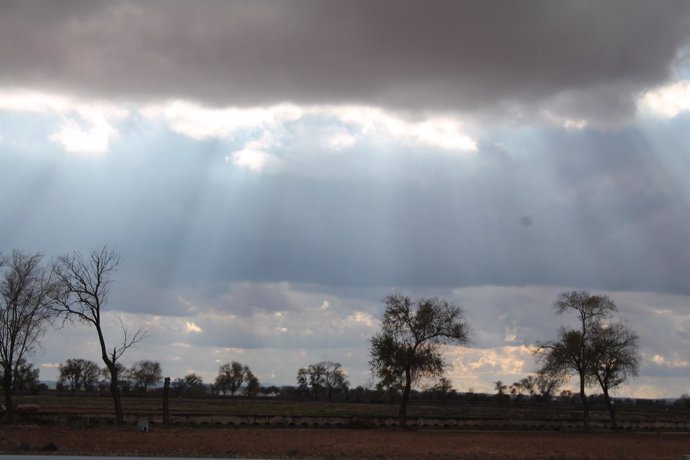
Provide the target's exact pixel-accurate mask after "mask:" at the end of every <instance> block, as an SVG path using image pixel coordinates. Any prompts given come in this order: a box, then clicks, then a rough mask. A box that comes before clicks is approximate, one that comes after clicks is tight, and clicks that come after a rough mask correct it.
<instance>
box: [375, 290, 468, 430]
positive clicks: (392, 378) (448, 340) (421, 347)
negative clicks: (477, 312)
mask: <svg viewBox="0 0 690 460" xmlns="http://www.w3.org/2000/svg"><path fill="white" fill-rule="evenodd" d="M384 303H385V305H386V309H385V311H384V314H383V319H382V321H381V331H380V332H378V333H376V334H375V335H374V337H372V338H371V360H370V362H369V363H370V365H371V368H372V370H373V371H374V373H375V374H376V375H377V376H378V377H379V379H380V380H381V381H382V382H385V383H386V384H388V385H390V384H394V383H395V382H401V383H402V398H401V404H400V411H399V417H400V425H401V426H403V425H405V422H406V417H407V403H408V400H409V396H410V390H411V387H412V385H413V383H415V382H417V381H418V380H419V379H420V378H422V377H433V376H441V375H443V372H444V370H445V367H446V364H445V361H444V360H443V357H442V354H441V348H440V345H442V344H454V345H466V344H467V343H469V326H468V323H467V321H466V320H465V317H464V312H463V310H462V308H460V307H459V306H457V305H455V304H452V303H449V302H447V301H445V300H442V299H437V298H421V299H418V300H412V299H411V298H410V297H408V296H404V295H402V294H397V293H396V294H392V295H389V296H387V297H386V298H385V299H384Z"/></svg>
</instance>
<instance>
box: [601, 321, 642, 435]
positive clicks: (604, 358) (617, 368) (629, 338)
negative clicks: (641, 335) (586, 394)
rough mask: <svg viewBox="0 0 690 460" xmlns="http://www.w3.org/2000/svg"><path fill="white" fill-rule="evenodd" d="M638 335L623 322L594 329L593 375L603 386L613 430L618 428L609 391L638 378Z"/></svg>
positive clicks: (602, 325)
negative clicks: (629, 379) (629, 378)
mask: <svg viewBox="0 0 690 460" xmlns="http://www.w3.org/2000/svg"><path fill="white" fill-rule="evenodd" d="M638 342H639V339H638V336H637V334H636V333H635V332H634V331H633V330H631V329H630V328H628V327H627V326H626V325H625V324H623V323H621V322H617V323H613V324H600V325H597V326H596V327H595V328H594V329H593V330H592V359H591V363H592V367H591V372H592V375H593V376H594V378H595V379H596V381H597V382H598V383H599V386H601V390H602V391H603V393H604V399H605V401H606V406H607V407H608V409H609V413H610V414H611V428H612V429H614V430H616V429H618V423H617V421H616V408H615V405H614V403H613V401H612V400H611V397H610V391H611V390H612V389H614V388H616V387H617V386H619V385H621V384H622V383H623V382H625V381H626V380H627V379H628V377H631V376H633V377H634V376H637V373H638V369H639V366H640V356H639V345H638Z"/></svg>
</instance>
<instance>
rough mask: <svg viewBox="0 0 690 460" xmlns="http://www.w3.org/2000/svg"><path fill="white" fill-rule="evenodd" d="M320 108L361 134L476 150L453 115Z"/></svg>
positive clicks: (356, 107)
mask: <svg viewBox="0 0 690 460" xmlns="http://www.w3.org/2000/svg"><path fill="white" fill-rule="evenodd" d="M320 110H321V111H323V112H324V113H331V114H333V115H335V116H336V117H337V118H339V119H340V120H341V121H342V122H344V123H347V124H350V125H353V126H357V127H359V129H360V130H361V131H362V133H364V134H374V135H379V136H382V135H385V136H389V137H392V138H394V139H397V140H400V141H404V142H413V143H419V144H425V145H428V146H430V147H438V148H442V149H444V150H449V151H457V152H474V151H476V150H477V144H476V142H475V141H474V140H473V139H472V138H470V137H469V136H468V135H467V134H466V133H465V131H464V126H463V124H462V122H461V121H460V120H458V119H456V118H453V117H449V116H434V117H429V118H426V119H422V120H417V121H408V120H406V119H404V118H402V117H400V116H397V115H396V114H395V113H392V112H387V111H385V110H383V109H380V108H377V107H366V106H324V107H321V108H320Z"/></svg>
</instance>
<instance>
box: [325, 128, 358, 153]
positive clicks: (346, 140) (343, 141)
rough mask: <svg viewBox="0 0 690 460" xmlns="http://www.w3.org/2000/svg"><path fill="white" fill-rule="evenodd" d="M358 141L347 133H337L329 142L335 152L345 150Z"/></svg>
mask: <svg viewBox="0 0 690 460" xmlns="http://www.w3.org/2000/svg"><path fill="white" fill-rule="evenodd" d="M356 142H357V139H356V138H355V137H354V136H353V135H351V134H349V133H346V132H340V133H336V134H334V135H333V136H331V138H330V139H329V141H328V146H329V147H330V148H331V149H333V150H345V149H349V148H351V147H352V146H354V145H355V143H356Z"/></svg>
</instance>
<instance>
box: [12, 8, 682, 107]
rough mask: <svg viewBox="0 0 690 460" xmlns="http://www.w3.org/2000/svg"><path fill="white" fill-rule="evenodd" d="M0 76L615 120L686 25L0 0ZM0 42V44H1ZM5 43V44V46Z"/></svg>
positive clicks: (135, 90) (214, 97) (643, 18)
mask: <svg viewBox="0 0 690 460" xmlns="http://www.w3.org/2000/svg"><path fill="white" fill-rule="evenodd" d="M0 8H1V10H0V13H1V14H0V42H2V43H4V44H5V45H4V46H3V47H2V48H0V59H1V60H2V62H3V72H2V75H1V76H0V85H3V86H7V87H16V86H18V87H24V86H27V85H28V86H31V87H40V88H47V89H51V90H54V91H58V92H67V93H71V94H74V93H78V94H88V95H90V96H92V97H96V98H106V99H110V98H115V99H121V100H128V101H130V100H135V101H139V102H141V101H147V102H148V101H151V100H159V99H170V98H182V99H188V100H194V101H198V102H202V103H203V104H206V105H212V106H225V105H240V106H255V105H266V104H269V105H270V104H274V103H276V102H283V101H288V102H293V103H300V104H321V103H324V102H327V103H347V104H353V103H355V104H366V105H376V106H383V107H389V108H396V109H409V110H420V109H421V110H426V109H443V110H450V111H461V112H476V111H480V112H486V111H490V112H493V111H498V112H499V113H504V112H509V113H515V114H518V115H520V116H524V117H531V116H532V114H533V113H534V111H535V110H537V111H538V110H540V109H543V108H544V106H546V107H548V108H549V110H551V111H553V112H554V113H556V114H558V115H559V116H565V117H569V118H583V117H584V118H597V119H602V120H610V119H618V118H620V117H628V116H630V115H631V114H632V113H633V112H634V101H635V98H636V96H637V95H638V93H639V92H640V91H642V90H645V89H647V88H648V87H650V86H654V85H657V84H660V83H662V82H664V81H665V80H667V79H668V78H669V75H670V71H671V66H672V64H673V63H674V60H675V59H676V58H677V55H678V53H679V51H680V50H681V48H682V46H683V45H684V44H685V40H686V39H687V37H688V34H690V24H688V15H687V12H688V9H690V5H688V3H687V2H683V1H659V2H654V3H650V2H647V1H609V2H596V1H592V2H589V1H584V2H583V1H579V2H565V3H564V2H551V1H528V2H508V3H506V2H502V1H463V2H457V1H432V2H428V3H426V2H425V3H424V4H423V5H422V4H421V3H420V2H416V1H407V0H403V1H397V0H395V1H393V0H387V1H376V2H371V1H367V0H355V1H352V0H346V1H334V2H314V1H290V2H270V1H239V2H221V1H214V2H204V4H203V5H200V4H197V3H195V2H187V1H147V2H126V1H124V2H123V1H117V2H112V1H102V2H97V1H96V2H90V1H70V2H49V3H48V4H46V3H45V2H32V1H29V2H26V1H5V2H3V4H2V6H0ZM10 44H11V45H10ZM8 45H9V46H8Z"/></svg>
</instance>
